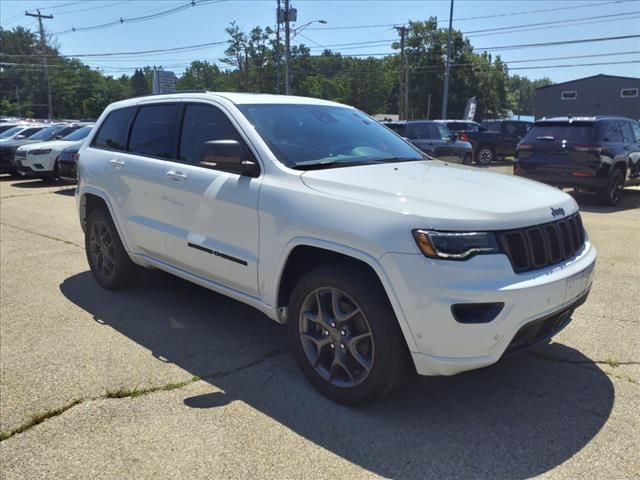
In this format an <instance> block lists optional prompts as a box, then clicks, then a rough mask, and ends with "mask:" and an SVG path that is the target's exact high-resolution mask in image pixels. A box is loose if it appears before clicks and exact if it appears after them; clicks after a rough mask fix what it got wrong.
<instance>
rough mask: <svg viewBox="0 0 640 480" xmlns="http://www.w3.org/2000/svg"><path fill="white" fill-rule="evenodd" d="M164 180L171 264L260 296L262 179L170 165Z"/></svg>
mask: <svg viewBox="0 0 640 480" xmlns="http://www.w3.org/2000/svg"><path fill="white" fill-rule="evenodd" d="M176 174H177V175H176ZM164 176H165V178H164V189H163V190H164V192H163V196H162V208H163V210H164V215H165V217H166V218H167V223H168V224H170V226H169V228H167V229H166V231H165V242H166V245H167V252H168V256H169V258H170V261H171V263H173V264H175V265H176V266H178V267H180V268H182V269H185V270H188V271H189V272H192V273H195V274H196V275H199V276H201V277H204V278H207V279H209V280H213V281H215V282H217V283H221V284H223V285H226V286H229V287H231V288H236V289H238V290H240V291H242V292H245V293H248V294H250V295H254V296H257V294H258V258H257V257H258V241H259V233H260V232H259V228H258V227H259V225H258V194H259V191H260V183H261V181H262V179H261V178H252V177H243V176H240V175H236V174H232V173H227V172H221V171H216V170H210V169H207V168H202V167H198V166H195V165H187V164H182V163H178V162H166V165H165V171H164Z"/></svg>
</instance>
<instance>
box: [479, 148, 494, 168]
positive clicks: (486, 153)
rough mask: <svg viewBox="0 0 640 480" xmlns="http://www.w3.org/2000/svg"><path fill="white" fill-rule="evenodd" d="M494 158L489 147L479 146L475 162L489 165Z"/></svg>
mask: <svg viewBox="0 0 640 480" xmlns="http://www.w3.org/2000/svg"><path fill="white" fill-rule="evenodd" d="M494 159H495V153H494V152H493V149H492V148H491V147H480V148H479V149H478V151H477V152H476V163H478V164H479V165H489V164H490V163H491V162H493V160H494Z"/></svg>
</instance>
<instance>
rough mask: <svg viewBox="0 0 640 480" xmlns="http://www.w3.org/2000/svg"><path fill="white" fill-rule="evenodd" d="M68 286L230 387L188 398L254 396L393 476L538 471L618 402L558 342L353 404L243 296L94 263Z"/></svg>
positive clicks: (100, 315) (275, 415)
mask: <svg viewBox="0 0 640 480" xmlns="http://www.w3.org/2000/svg"><path fill="white" fill-rule="evenodd" d="M60 289H61V291H62V293H63V294H64V295H65V296H66V298H67V299H69V300H70V301H71V302H73V303H74V304H76V305H78V306H79V307H80V308H82V309H84V310H85V311H87V312H89V313H90V314H91V315H92V316H93V318H94V320H95V321H97V322H99V323H100V324H103V325H106V326H109V327H111V328H113V329H115V330H116V331H118V332H120V333H121V334H122V335H125V336H126V337H128V338H129V339H131V340H132V341H134V342H136V343H138V344H139V345H141V346H142V347H143V348H145V349H148V350H149V351H150V352H151V353H152V355H153V358H150V359H149V361H150V362H151V361H162V362H170V363H174V364H175V365H177V366H179V367H181V368H182V369H184V370H186V371H188V372H189V373H190V374H191V375H194V376H197V377H200V378H202V379H203V380H205V381H207V382H208V383H210V384H211V385H212V386H214V387H215V388H216V389H218V390H219V391H216V392H214V393H208V394H204V395H199V396H195V397H190V398H187V399H185V400H184V404H185V405H186V406H188V407H192V408H216V407H219V406H223V405H226V404H228V403H230V402H234V401H241V402H244V403H245V404H247V405H250V406H251V407H253V408H255V409H257V410H258V411H260V412H262V413H263V414H264V415H267V416H269V417H271V418H272V419H274V420H275V421H277V422H279V423H281V424H282V425H284V426H286V427H287V428H289V429H290V430H291V431H292V432H294V433H295V434H297V435H300V436H301V437H303V438H305V439H307V440H309V441H311V442H314V443H315V444H316V445H319V446H321V447H322V448H324V449H326V450H328V451H329V452H332V453H334V454H335V455H338V456H340V457H342V458H344V459H346V460H347V461H349V462H352V463H354V464H357V465H360V466H361V467H363V468H365V469H367V470H369V471H371V472H374V473H376V474H379V475H382V476H384V477H391V478H406V479H410V478H430V477H441V478H451V477H459V478H479V477H482V478H487V477H490V478H529V477H532V476H535V475H538V474H541V473H543V472H546V471H548V470H550V469H552V468H554V467H556V466H558V465H560V464H561V463H563V462H565V461H566V460H568V459H569V458H571V457H572V456H573V455H575V454H576V453H577V452H579V451H580V450H581V449H582V448H584V447H585V446H586V445H587V444H588V443H589V442H590V441H591V440H592V439H593V438H594V436H595V435H596V434H597V433H598V432H599V431H600V429H601V428H602V427H603V425H604V424H605V423H606V421H607V419H608V418H609V415H610V413H611V409H612V407H613V402H614V397H615V392H614V388H613V384H612V383H611V381H610V380H609V378H608V377H607V376H606V375H605V373H604V372H603V371H602V370H600V368H598V366H597V365H596V364H594V363H593V362H592V361H591V360H590V359H589V358H587V357H585V356H584V355H582V354H581V353H580V352H578V351H576V350H574V349H572V348H570V347H567V346H564V345H562V344H558V343H553V344H550V345H547V346H544V347H540V348H538V349H536V350H535V351H533V352H531V353H525V354H521V355H519V356H515V357H513V358H510V359H506V360H504V361H502V362H499V363H498V364H497V365H494V366H492V367H489V368H486V369H483V370H478V371H475V372H469V373H465V374H461V375H458V376H454V377H437V378H424V377H422V378H415V379H413V380H412V381H410V382H409V383H408V385H407V386H406V387H405V388H404V389H402V390H401V391H399V392H397V393H396V394H394V395H393V396H392V397H390V398H388V399H386V400H384V401H381V402H378V403H376V404H373V405H369V406H365V407H360V408H348V407H344V406H341V405H337V404H335V403H333V402H331V401H329V400H327V399H326V398H324V397H322V396H321V395H320V394H318V393H316V392H315V391H314V390H313V388H312V387H311V386H310V385H309V384H308V382H306V380H305V379H304V377H303V376H302V374H301V373H300V372H299V370H298V368H297V366H296V365H295V362H294V361H293V359H292V358H291V356H290V355H288V354H286V353H285V352H286V336H287V335H286V328H285V327H283V326H281V325H277V324H276V323H274V322H272V321H270V320H269V319H267V318H266V317H265V316H264V315H262V314H261V313H260V312H258V311H256V310H254V309H252V308H250V307H248V306H245V305H243V304H241V303H238V302H235V301H233V300H230V299H228V298H226V297H223V296H221V295H217V294H215V293H212V292H209V291H208V290H206V289H203V288H200V287H198V286H195V285H192V284H190V283H188V282H185V281H182V280H180V279H177V278H175V277H172V276H170V275H167V274H164V273H162V272H158V271H148V272H145V275H144V276H143V278H142V280H141V282H140V284H139V285H138V286H136V287H135V288H133V289H131V290H127V291H122V292H111V291H106V290H103V289H101V288H99V287H98V286H97V284H96V283H95V281H94V280H93V278H92V276H91V274H90V273H89V272H84V273H80V274H78V275H75V276H73V277H70V278H68V279H66V280H65V281H64V282H63V283H62V284H61V286H60ZM247 434H248V435H253V433H251V432H250V431H249V432H248V433H247ZM242 454H248V453H247V452H242ZM292 454H294V453H293V452H292ZM310 461H312V460H311V459H310Z"/></svg>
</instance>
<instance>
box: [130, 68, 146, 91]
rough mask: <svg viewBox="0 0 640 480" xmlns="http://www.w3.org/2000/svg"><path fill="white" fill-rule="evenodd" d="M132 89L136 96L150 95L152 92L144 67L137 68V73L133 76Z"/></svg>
mask: <svg viewBox="0 0 640 480" xmlns="http://www.w3.org/2000/svg"><path fill="white" fill-rule="evenodd" d="M131 91H132V93H133V96H134V97H140V96H142V95H149V94H150V93H151V89H150V88H149V82H148V81H147V77H146V76H145V74H144V71H143V70H142V69H137V68H136V71H135V73H134V74H133V76H132V77H131Z"/></svg>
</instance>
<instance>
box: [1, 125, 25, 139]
mask: <svg viewBox="0 0 640 480" xmlns="http://www.w3.org/2000/svg"><path fill="white" fill-rule="evenodd" d="M23 129H24V127H13V128H10V129H9V130H5V131H4V132H2V133H0V138H8V137H11V136H13V135H14V134H16V133H18V132H19V131H20V130H23Z"/></svg>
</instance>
